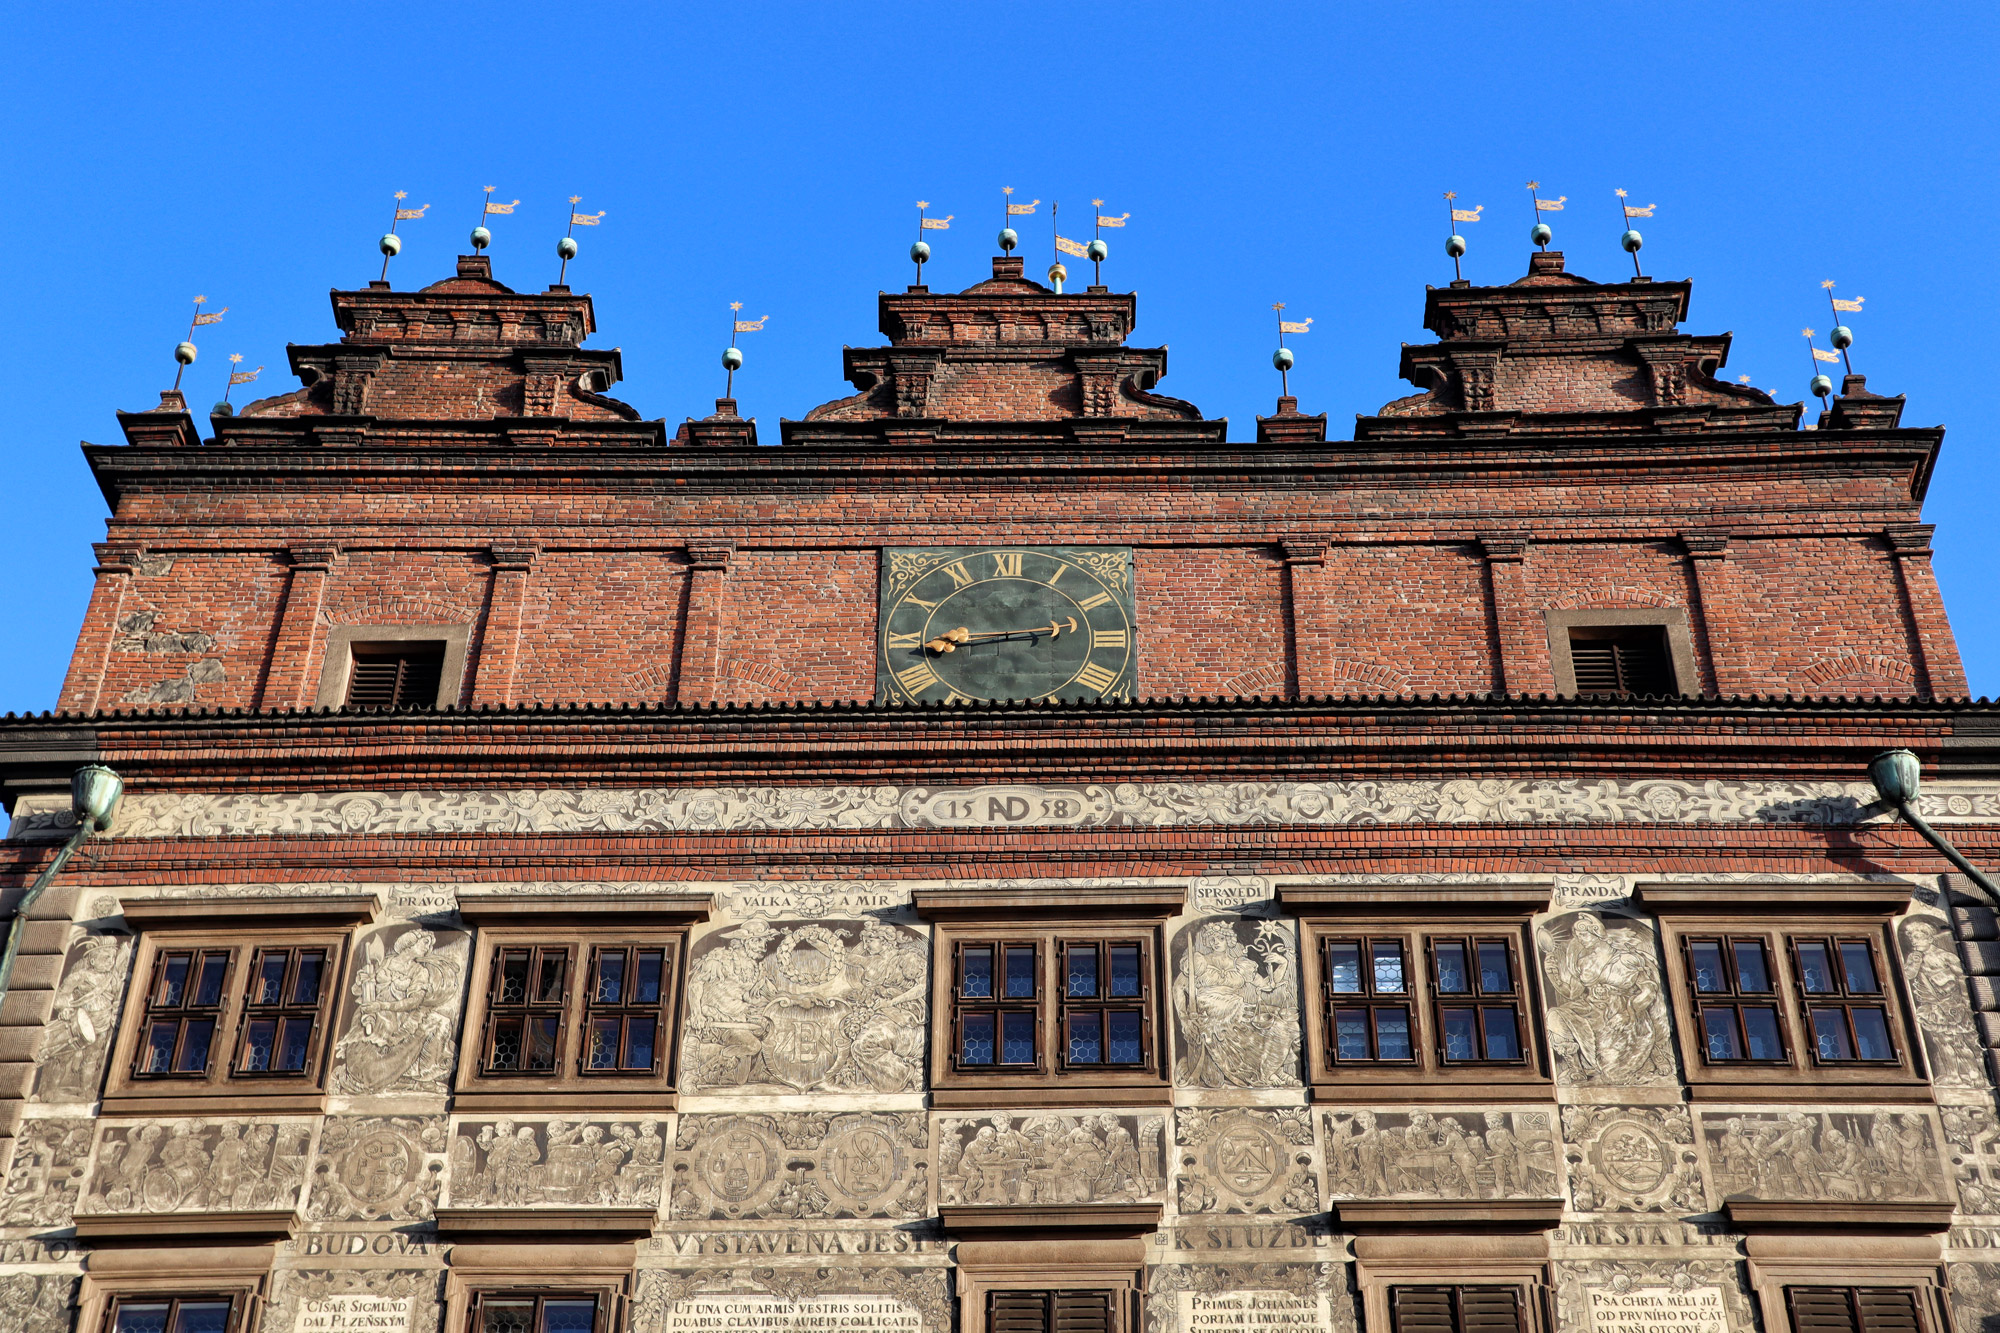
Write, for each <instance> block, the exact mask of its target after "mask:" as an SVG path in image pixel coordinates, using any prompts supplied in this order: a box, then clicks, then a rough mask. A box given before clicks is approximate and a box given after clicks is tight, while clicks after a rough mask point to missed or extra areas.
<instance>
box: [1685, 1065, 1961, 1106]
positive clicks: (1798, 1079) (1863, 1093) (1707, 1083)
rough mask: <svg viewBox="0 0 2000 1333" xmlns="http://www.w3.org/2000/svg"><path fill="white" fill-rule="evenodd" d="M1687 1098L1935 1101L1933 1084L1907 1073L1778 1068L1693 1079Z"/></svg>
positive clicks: (1688, 1084) (1733, 1100) (1714, 1099)
mask: <svg viewBox="0 0 2000 1333" xmlns="http://www.w3.org/2000/svg"><path fill="white" fill-rule="evenodd" d="M1687 1089H1688V1100H1690V1101H1697V1102H1797V1101H1826V1102H1924V1103H1929V1102H1933V1101H1935V1100H1937V1099H1936V1097H1935V1096H1933V1095H1932V1092H1931V1085H1930V1084H1929V1083H1928V1082H1926V1081H1925V1080H1923V1079H1920V1078H1911V1077H1908V1076H1905V1077H1902V1078H1898V1079H1894V1080H1889V1079H1883V1078H1881V1077H1880V1076H1876V1077H1875V1078H1873V1079H1853V1080H1848V1079H1840V1080H1834V1079H1828V1078H1825V1077H1824V1076H1820V1077H1813V1076H1809V1075H1802V1074H1800V1073H1799V1071H1797V1070H1795V1069H1778V1070H1773V1071H1771V1073H1770V1074H1769V1075H1768V1076H1767V1077H1766V1078H1762V1079H1757V1080H1755V1081H1751V1080H1744V1081H1742V1082H1737V1081H1733V1080H1721V1079H1713V1078H1706V1079H1705V1078H1698V1077H1697V1078H1690V1079H1689V1080H1688V1083H1687Z"/></svg>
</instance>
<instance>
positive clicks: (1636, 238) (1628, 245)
mask: <svg viewBox="0 0 2000 1333" xmlns="http://www.w3.org/2000/svg"><path fill="white" fill-rule="evenodd" d="M1617 194H1618V210H1619V213H1620V218H1619V220H1620V221H1621V222H1622V223H1623V224H1624V227H1625V234H1624V235H1622V236H1620V237H1619V238H1618V244H1620V245H1622V246H1624V247H1625V253H1626V254H1628V255H1630V256H1632V276H1633V277H1635V278H1643V277H1645V276H1646V275H1645V274H1644V273H1641V272H1640V271H1639V247H1640V246H1642V245H1644V244H1645V243H1646V238H1645V237H1643V236H1641V235H1640V234H1639V233H1638V231H1637V230H1636V229H1635V228H1634V227H1633V226H1632V219H1633V218H1649V217H1651V216H1653V210H1654V209H1656V208H1658V207H1659V205H1658V204H1647V205H1645V206H1644V207H1643V208H1642V207H1640V206H1639V205H1638V204H1628V203H1626V202H1625V200H1626V197H1627V196H1626V194H1625V191H1623V190H1619V191H1618V192H1617Z"/></svg>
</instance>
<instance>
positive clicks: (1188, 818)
mask: <svg viewBox="0 0 2000 1333" xmlns="http://www.w3.org/2000/svg"><path fill="white" fill-rule="evenodd" d="M1010 798H1011V799H1010ZM1875 799H1876V798H1875V793H1874V791H1873V789H1872V788H1871V787H1870V786H1869V785H1868V784H1866V783H1860V782H1740V781H1727V780H1720V779H1718V780H1715V781H1711V782H1682V781H1675V780H1670V779H1665V778H1658V779H1646V780H1642V781H1636V782H1622V781H1617V780H1613V779H1608V778H1607V779H1601V780H1598V781H1586V780H1582V779H1572V778H1564V779H1548V780H1524V779H1501V778H1493V779H1486V780H1477V781H1476V780H1473V779H1465V778H1461V779H1453V780H1451V781H1442V782H1440V781H1406V782H1375V781H1367V782H1275V783H1255V782H1227V783H1225V782H1131V783H1117V784H1113V785H1107V786H1098V785H1081V786H1011V785H1010V786H1007V787H1004V788H1002V787H985V786H975V787H929V786H913V787H896V786H890V785H887V784H884V785H881V786H875V787H647V788H626V789H616V788H612V789H606V788H595V787H593V788H562V787H545V788H535V789H532V790H492V791H477V790H474V791H461V790H452V791H435V790H432V791H397V792H367V791H351V792H300V793H292V794H284V795H249V794H245V795H233V796H219V795H217V796H203V795H196V794H189V795H171V794H147V793H135V794H132V795H128V796H127V797H126V799H125V803H124V805H123V806H122V807H121V809H120V812H119V818H118V821H117V823H116V825H115V826H114V827H113V828H112V829H111V830H110V831H109V833H108V834H107V835H106V836H110V837H114V838H206V837H231V836H264V837H269V836H276V835H292V836H322V837H329V836H343V835H362V834H398V833H404V834H407V833H653V832H685V831H691V830H692V831H699V830H718V831H735V830H759V829H774V830H779V829H786V830H788V829H897V828H917V829H926V828H1041V827H1079V828H1102V827H1120V828H1171V827H1184V826H1204V825H1221V826H1235V825H1352V824H1574V823H1620V824H1697V823H1752V824H1809V825H1815V826H1821V827H1842V828H1844V827H1850V826H1852V825H1856V824H1861V823H1866V822H1868V821H1869V820H1871V819H1877V818H1881V817H1882V815H1881V812H1880V811H1879V810H1878V809H1877V808H1876V807H1875V806H1874V804H1873V803H1874V801H1875ZM1918 806H1919V810H1920V813H1922V814H1923V815H1924V816H1925V817H1927V818H1929V819H1932V820H1935V821H1939V822H1944V823H1950V822H1953V821H1957V820H1990V819H1992V818H1994V817H1996V816H2000V789H1996V788H1994V787H1991V786H1986V785H1980V784H1970V783H1938V784H1935V785H1934V786H1933V787H1932V788H1930V789H1927V790H1926V791H1925V792H1924V794H1923V796H1922V797H1921V799H1920V800H1919V802H1918ZM72 826H73V824H72V819H71V816H70V813H69V808H68V798H67V797H65V796H55V795H43V794H39V793H32V794H27V795H24V796H22V797H21V798H20V800H19V801H18V802H17V803H16V807H15V812H14V824H13V830H12V834H11V836H13V837H15V838H23V837H53V836H58V835H61V834H64V833H66V832H67V831H68V830H69V829H70V828H71V827H72Z"/></svg>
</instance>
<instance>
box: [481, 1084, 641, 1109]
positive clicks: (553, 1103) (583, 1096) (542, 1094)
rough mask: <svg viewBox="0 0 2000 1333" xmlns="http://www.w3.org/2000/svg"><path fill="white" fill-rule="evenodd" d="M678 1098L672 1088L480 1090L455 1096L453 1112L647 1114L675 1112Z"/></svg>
mask: <svg viewBox="0 0 2000 1333" xmlns="http://www.w3.org/2000/svg"><path fill="white" fill-rule="evenodd" d="M678 1101H679V1095H678V1094H677V1093H676V1092H675V1090H674V1089H672V1088H656V1089H653V1090H652V1091H644V1090H638V1089H630V1088H621V1089H618V1090H616V1091H611V1090H606V1091H603V1092H594V1091H592V1090H591V1089H589V1088H573V1087H561V1088H550V1087H546V1086H544V1087H523V1088H507V1089H499V1088H481V1089H477V1090H474V1091H471V1092H460V1093H456V1094H454V1095H453V1097H452V1099H451V1102H452V1109H453V1110H454V1111H460V1112H466V1111H519V1112H524V1113H526V1112H535V1111H595V1110H604V1111H646V1112H655V1111H658V1112H665V1111H672V1110H673V1109H675V1106H676V1104H677V1102H678Z"/></svg>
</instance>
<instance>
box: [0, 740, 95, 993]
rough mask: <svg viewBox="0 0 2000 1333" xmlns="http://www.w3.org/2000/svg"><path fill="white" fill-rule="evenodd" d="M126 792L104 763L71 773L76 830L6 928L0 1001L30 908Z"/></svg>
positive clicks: (23, 898) (0, 960)
mask: <svg viewBox="0 0 2000 1333" xmlns="http://www.w3.org/2000/svg"><path fill="white" fill-rule="evenodd" d="M124 794H125V782H124V780H123V779H122V778H120V777H119V776H118V775H117V774H116V773H114V772H112V771H111V770H110V769H108V768H106V767H105V766H104V765H102V764H85V765H84V766H83V767H82V768H79V769H78V770H76V772H74V773H72V774H71V775H70V779H69V809H70V814H71V815H73V816H74V817H75V818H76V832H74V833H72V834H70V837H69V841H68V842H66V843H64V844H63V845H62V850H61V851H59V852H57V853H56V859H55V860H53V861H51V862H49V864H48V868H47V869H46V870H44V871H42V873H41V874H39V875H37V876H36V877H35V882H34V884H33V885H32V886H30V887H29V889H28V891H27V893H25V894H23V895H22V896H21V901H20V903H19V905H18V906H16V907H15V908H14V920H13V921H12V922H11V923H10V924H9V925H8V927H7V948H6V951H5V952H0V1004H4V1003H5V1002H6V999H7V983H8V982H9V981H11V980H13V977H14V956H15V955H16V954H18V953H19V952H20V951H21V931H22V930H23V929H24V928H25V927H26V925H27V922H28V913H29V911H30V910H31V909H33V907H34V905H35V903H36V901H37V900H38V899H40V898H41V896H42V891H43V890H44V889H46V888H48V887H49V885H50V884H51V883H53V882H54V880H55V877H56V875H57V873H58V872H59V871H61V870H62V868H63V866H64V865H66V864H68V862H69V858H70V856H71V855H72V854H73V853H74V852H75V851H76V849H77V848H79V847H81V846H83V843H84V840H85V839H86V838H88V837H89V836H90V835H91V834H93V833H95V832H97V831H98V830H99V829H102V828H106V827H108V826H109V825H110V823H111V820H112V817H113V816H114V815H116V814H117V813H118V801H119V798H120V797H122V796H123V795H124Z"/></svg>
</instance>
